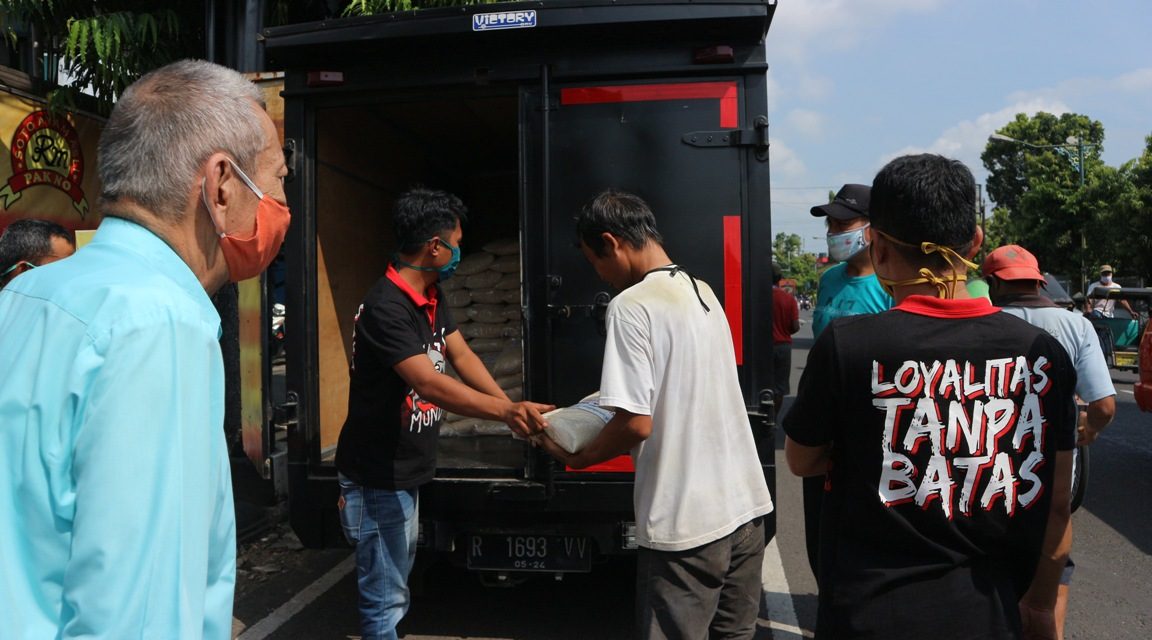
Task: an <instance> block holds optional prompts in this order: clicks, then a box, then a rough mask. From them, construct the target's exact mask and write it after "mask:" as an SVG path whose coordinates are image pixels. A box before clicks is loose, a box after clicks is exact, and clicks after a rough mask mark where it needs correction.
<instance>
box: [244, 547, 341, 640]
mask: <svg viewBox="0 0 1152 640" xmlns="http://www.w3.org/2000/svg"><path fill="white" fill-rule="evenodd" d="M355 568H356V555H355V554H352V555H349V556H348V557H347V558H344V560H343V561H341V562H340V564H338V565H336V566H335V567H332V568H331V569H329V570H328V573H325V574H324V575H322V576H320V578H319V579H317V580H316V581H315V582H313V583H312V584H310V585H308V586H307V587H305V588H304V590H303V591H301V592H300V593H297V594H296V595H295V596H292V599H291V600H289V601H288V602H285V603H284V604H282V605H280V606H279V607H277V608H276V610H275V611H273V612H272V613H270V614H268V615H267V616H265V617H264V619H262V620H260V622H257V623H256V624H254V625H252V626H251V627H248V629H247V630H245V631H244V633H241V634H240V636H239V637H237V638H236V640H264V638H267V637H268V636H270V635H272V633H273V632H275V631H276V630H277V629H279V628H280V627H282V626H283V625H284V623H285V622H288V621H289V620H291V619H292V618H293V616H295V615H296V614H297V613H300V612H301V611H303V610H304V607H307V606H308V605H309V604H312V601H313V600H315V599H316V598H319V597H320V596H322V595H324V594H325V593H326V592H327V591H328V590H329V589H331V588H332V587H333V586H334V585H335V584H336V583H337V582H340V580H342V579H343V578H344V576H346V575H348V574H349V573H351V572H352V571H353V570H354V569H355Z"/></svg>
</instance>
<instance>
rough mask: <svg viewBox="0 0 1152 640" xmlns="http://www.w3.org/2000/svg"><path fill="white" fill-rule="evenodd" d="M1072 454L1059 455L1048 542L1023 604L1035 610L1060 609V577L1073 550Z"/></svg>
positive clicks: (1047, 529)
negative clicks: (1058, 599)
mask: <svg viewBox="0 0 1152 640" xmlns="http://www.w3.org/2000/svg"><path fill="white" fill-rule="evenodd" d="M1072 456H1073V452H1072V451H1060V452H1057V454H1056V460H1055V472H1054V473H1053V476H1052V503H1051V505H1050V506H1049V509H1048V526H1047V528H1046V529H1045V530H1044V543H1043V546H1042V547H1041V550H1040V558H1039V561H1038V562H1037V565H1036V573H1035V575H1034V576H1033V577H1032V586H1031V587H1029V589H1028V593H1026V594H1024V597H1023V598H1021V599H1020V603H1021V604H1022V605H1024V606H1027V607H1031V608H1033V609H1040V610H1051V609H1054V608H1055V606H1056V593H1057V591H1058V590H1059V587H1060V575H1061V574H1062V573H1063V571H1064V565H1065V564H1067V563H1068V554H1069V552H1071V550H1072V508H1071V502H1072Z"/></svg>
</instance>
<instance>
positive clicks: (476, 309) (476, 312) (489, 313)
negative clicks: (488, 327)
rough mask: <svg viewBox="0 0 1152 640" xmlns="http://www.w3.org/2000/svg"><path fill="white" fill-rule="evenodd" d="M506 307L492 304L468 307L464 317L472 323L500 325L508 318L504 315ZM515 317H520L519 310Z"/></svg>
mask: <svg viewBox="0 0 1152 640" xmlns="http://www.w3.org/2000/svg"><path fill="white" fill-rule="evenodd" d="M506 311H507V307H505V306H504V305H502V304H501V305H494V304H474V305H472V306H471V307H468V310H467V312H466V315H467V316H468V319H469V320H472V321H473V322H483V323H485V324H502V323H504V322H507V321H508V316H507V314H506V313H505V312H506ZM516 317H517V318H519V317H520V311H519V309H517V310H516Z"/></svg>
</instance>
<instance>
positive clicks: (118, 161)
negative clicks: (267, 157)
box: [98, 60, 267, 221]
mask: <svg viewBox="0 0 1152 640" xmlns="http://www.w3.org/2000/svg"><path fill="white" fill-rule="evenodd" d="M256 106H259V107H260V108H264V98H263V96H262V94H261V93H260V89H259V88H258V87H257V86H256V85H255V84H253V83H251V82H249V81H248V80H247V79H245V78H244V76H242V75H240V74H239V73H237V72H236V71H233V70H231V69H228V68H226V67H222V66H220V65H217V64H213V63H211V62H205V61H203V60H181V61H179V62H174V63H172V64H169V65H167V66H164V67H161V68H159V69H157V70H155V71H152V72H151V73H148V74H147V75H145V76H144V77H142V78H140V79H139V80H137V81H136V82H134V83H133V84H132V85H131V86H130V87H128V89H127V90H126V91H125V92H124V94H123V95H122V96H121V97H120V100H119V101H118V102H117V103H116V107H115V109H114V110H113V111H112V117H111V118H110V119H109V120H108V123H107V125H105V127H104V132H103V133H102V134H101V135H100V145H99V149H98V158H99V167H98V171H99V173H100V182H101V184H102V188H103V190H102V192H101V194H100V198H101V204H102V205H103V206H104V207H105V208H106V209H107V208H109V207H115V205H116V204H117V203H119V202H122V201H124V200H130V201H134V202H136V203H137V204H139V205H140V206H142V207H144V208H146V209H148V210H149V211H150V212H151V213H152V214H154V215H156V216H157V217H159V218H162V219H166V220H169V221H176V220H178V219H179V218H180V217H181V216H182V215H183V212H184V207H185V206H186V204H187V199H188V193H189V190H190V189H191V188H192V186H193V182H194V181H195V179H196V176H197V174H198V173H199V172H200V169H201V165H202V164H203V163H204V161H205V160H207V159H208V156H210V155H212V154H213V153H217V152H221V151H222V152H225V153H228V154H230V155H231V156H232V157H233V158H234V159H235V160H236V163H237V164H238V165H240V168H241V169H243V170H244V171H245V172H247V173H249V174H251V173H252V170H253V169H254V167H253V165H254V164H255V160H256V156H257V155H258V154H259V153H260V151H261V150H263V148H264V145H265V144H266V142H267V141H266V140H265V139H264V133H263V131H262V130H261V128H260V120H259V118H258V115H257V112H256V110H255V107H256Z"/></svg>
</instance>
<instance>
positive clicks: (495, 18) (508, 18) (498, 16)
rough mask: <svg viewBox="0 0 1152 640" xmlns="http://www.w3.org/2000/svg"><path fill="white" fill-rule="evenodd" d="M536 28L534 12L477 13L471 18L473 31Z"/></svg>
mask: <svg viewBox="0 0 1152 640" xmlns="http://www.w3.org/2000/svg"><path fill="white" fill-rule="evenodd" d="M535 26H536V12H535V11H533V10H529V11H504V12H501V13H477V14H476V15H474V16H472V30H473V31H494V30H496V29H527V28H530V27H535Z"/></svg>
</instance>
